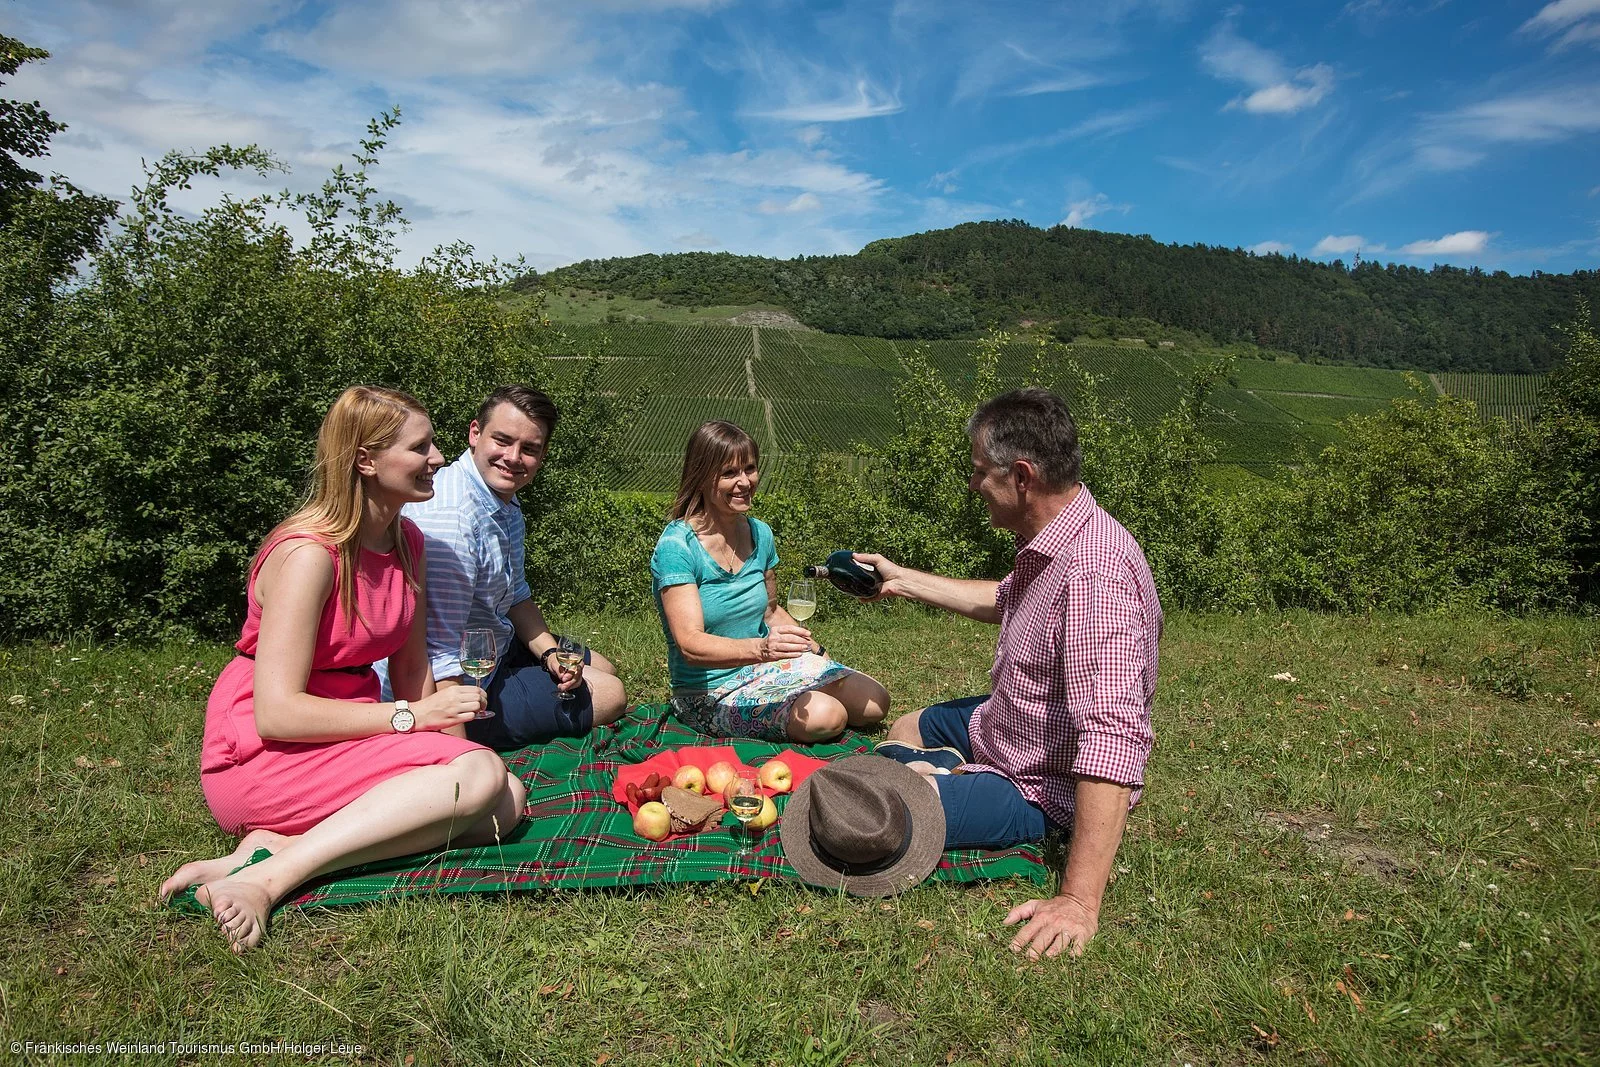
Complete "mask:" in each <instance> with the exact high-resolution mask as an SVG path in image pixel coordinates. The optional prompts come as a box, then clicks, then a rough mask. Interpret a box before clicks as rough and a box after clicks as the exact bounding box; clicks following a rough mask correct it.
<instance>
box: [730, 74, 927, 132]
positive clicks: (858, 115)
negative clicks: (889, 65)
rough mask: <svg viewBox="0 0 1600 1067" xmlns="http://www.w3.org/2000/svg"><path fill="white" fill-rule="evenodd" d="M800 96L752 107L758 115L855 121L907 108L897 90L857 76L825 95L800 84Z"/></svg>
mask: <svg viewBox="0 0 1600 1067" xmlns="http://www.w3.org/2000/svg"><path fill="white" fill-rule="evenodd" d="M797 88H798V89H799V91H800V94H801V96H800V98H798V99H794V100H793V101H792V102H789V103H786V104H783V105H782V106H779V107H773V108H767V109H764V110H757V111H749V112H746V114H748V115H751V116H753V117H755V118H763V119H776V120H778V121H780V122H854V121H855V120H857V119H871V118H878V117H880V116H883V115H893V114H895V113H896V112H898V111H901V110H903V109H904V107H905V105H903V104H902V103H901V102H900V97H899V95H898V94H897V93H895V92H892V91H890V90H887V89H884V88H882V87H880V86H878V85H875V84H873V83H872V82H871V81H869V80H867V79H866V78H857V79H856V80H855V84H854V85H852V86H846V87H842V88H841V90H839V91H837V92H834V93H829V94H828V95H825V96H812V95H810V93H811V92H812V91H814V90H809V89H808V88H800V87H797Z"/></svg>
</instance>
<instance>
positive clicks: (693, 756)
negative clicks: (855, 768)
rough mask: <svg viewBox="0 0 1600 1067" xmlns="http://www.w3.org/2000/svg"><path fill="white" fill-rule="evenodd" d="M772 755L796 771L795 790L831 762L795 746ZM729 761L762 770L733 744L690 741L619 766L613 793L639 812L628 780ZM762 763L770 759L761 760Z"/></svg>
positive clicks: (748, 769)
mask: <svg viewBox="0 0 1600 1067" xmlns="http://www.w3.org/2000/svg"><path fill="white" fill-rule="evenodd" d="M769 758H770V759H781V760H783V762H785V763H787V764H788V765H789V769H790V770H791V771H793V772H794V784H793V785H791V786H790V787H789V789H790V791H791V792H793V791H794V789H796V788H797V787H798V786H799V785H800V783H801V782H803V781H805V780H806V778H807V776H809V775H811V774H814V773H815V772H817V771H819V770H821V769H822V768H823V767H826V766H827V765H828V761H827V760H820V759H817V758H816V757H815V756H805V755H802V754H800V753H799V752H796V751H795V750H794V749H792V748H786V749H784V750H783V751H782V752H779V753H778V754H777V755H776V756H772V757H769ZM723 762H726V763H730V764H732V765H733V769H734V770H736V771H739V772H740V773H741V774H747V775H750V776H751V777H754V776H755V775H756V774H757V773H759V772H760V770H761V767H760V765H759V764H758V765H757V766H754V767H752V766H751V765H750V764H748V763H745V762H744V761H743V760H741V759H740V758H739V753H738V751H737V750H736V749H735V748H734V747H733V746H732V745H690V746H686V747H684V748H669V749H667V750H666V751H665V752H657V753H656V754H655V755H654V756H651V757H650V758H649V759H647V760H645V761H644V762H643V763H630V764H628V765H627V766H625V767H619V768H617V776H616V778H615V779H613V780H612V782H611V797H612V799H614V800H615V801H616V802H617V803H618V804H621V805H622V806H623V807H625V808H627V809H628V813H629V814H630V815H635V814H638V811H639V808H638V805H636V804H630V803H629V802H628V783H629V782H632V783H634V784H635V785H637V784H639V783H640V782H643V781H644V780H645V779H646V778H648V777H649V776H650V774H651V772H654V773H656V774H664V775H666V776H667V777H668V778H671V777H672V776H673V775H674V774H677V773H678V768H680V767H684V766H688V765H693V766H695V767H699V768H700V770H701V771H708V770H710V769H711V767H712V765H713V764H716V763H723ZM761 762H762V763H766V762H768V760H762V761H761ZM762 792H763V793H765V794H767V795H768V796H772V795H774V794H773V792H772V790H770V789H763V790H762Z"/></svg>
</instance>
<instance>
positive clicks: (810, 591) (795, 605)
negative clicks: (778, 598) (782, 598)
mask: <svg viewBox="0 0 1600 1067" xmlns="http://www.w3.org/2000/svg"><path fill="white" fill-rule="evenodd" d="M785 607H787V608H788V609H789V614H790V616H792V617H793V618H794V621H795V622H805V621H806V620H807V619H809V618H811V616H813V615H815V614H816V613H817V587H816V585H814V584H813V583H812V581H811V579H810V578H796V579H795V580H794V581H792V582H790V583H789V602H788V604H786V605H785Z"/></svg>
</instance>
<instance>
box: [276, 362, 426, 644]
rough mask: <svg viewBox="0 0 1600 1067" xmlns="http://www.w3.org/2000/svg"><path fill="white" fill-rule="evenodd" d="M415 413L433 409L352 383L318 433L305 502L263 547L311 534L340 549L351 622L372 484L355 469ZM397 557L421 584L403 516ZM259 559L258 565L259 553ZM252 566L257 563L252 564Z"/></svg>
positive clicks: (412, 582) (343, 604)
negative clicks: (362, 454) (358, 458)
mask: <svg viewBox="0 0 1600 1067" xmlns="http://www.w3.org/2000/svg"><path fill="white" fill-rule="evenodd" d="M413 414H416V415H423V416H426V415H427V414H428V409H427V408H425V407H423V406H422V405H421V404H420V403H418V402H417V400H416V398H415V397H412V396H411V395H409V394H407V393H402V392H401V391H400V390H398V389H385V388H383V387H382V386H376V385H352V386H351V387H350V388H348V389H346V390H345V391H344V392H342V393H340V394H339V399H337V400H335V401H334V402H333V407H331V408H329V409H328V414H327V416H326V417H324V418H323V420H322V428H321V429H320V430H318V431H317V458H316V462H315V463H314V464H313V465H312V468H311V487H310V489H309V490H308V491H307V493H306V498H305V502H304V503H303V504H301V505H300V507H299V508H298V509H297V510H296V511H295V513H294V514H292V515H290V516H289V517H288V518H287V519H284V520H283V521H282V522H280V523H279V524H278V525H277V526H276V527H275V528H274V529H273V531H272V532H271V533H270V534H268V535H267V539H266V541H265V542H264V543H263V544H262V546H261V547H262V549H263V550H265V549H266V547H267V546H268V545H270V544H272V543H273V542H275V541H279V540H281V539H282V538H284V537H285V536H288V535H309V536H311V537H313V538H315V539H317V540H319V541H322V542H325V543H327V544H330V545H332V546H333V547H334V548H336V549H338V552H339V589H338V596H339V606H340V608H341V609H342V611H343V613H344V617H345V618H346V619H347V620H349V621H350V622H354V621H355V620H356V619H358V618H360V612H359V611H358V609H357V607H356V570H357V567H358V566H359V563H360V559H359V557H360V552H361V519H362V516H364V515H365V514H366V510H367V508H366V505H367V486H366V482H365V480H364V479H363V478H362V477H361V474H360V473H359V472H358V471H357V470H356V454H357V452H358V451H359V450H360V449H363V448H365V449H367V450H368V451H369V452H381V451H383V450H384V449H386V448H388V447H389V446H390V445H392V444H394V442H395V438H397V437H398V436H399V435H400V428H401V427H402V426H404V425H405V422H406V419H408V418H410V417H411V416H412V415H413ZM389 532H390V535H391V536H392V537H393V538H394V547H395V556H396V559H397V561H398V562H399V564H400V571H401V573H402V574H404V575H405V579H406V584H407V585H409V586H410V587H411V588H412V589H413V590H415V589H416V588H417V579H416V574H415V567H414V563H413V560H412V558H411V548H410V546H409V545H407V544H406V539H405V535H404V534H403V532H402V531H401V529H400V515H399V514H398V513H396V514H395V517H394V521H393V522H392V523H391V524H390V526H389ZM256 555H257V558H256V561H255V563H257V564H259V562H260V559H261V554H260V552H258V553H257V554H256ZM252 569H254V567H253V566H252Z"/></svg>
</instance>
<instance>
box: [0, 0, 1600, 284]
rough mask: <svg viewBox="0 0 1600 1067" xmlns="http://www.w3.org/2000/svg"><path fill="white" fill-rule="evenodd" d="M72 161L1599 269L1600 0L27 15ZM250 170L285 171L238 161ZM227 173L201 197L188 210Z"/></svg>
mask: <svg viewBox="0 0 1600 1067" xmlns="http://www.w3.org/2000/svg"><path fill="white" fill-rule="evenodd" d="M5 10H6V14H7V15H9V16H10V18H9V19H8V20H7V21H8V23H9V28H8V29H7V31H6V32H8V33H10V34H12V35H15V36H21V37H22V38H23V39H24V40H26V41H28V42H29V43H32V44H38V45H41V46H43V47H46V48H48V49H50V50H51V51H52V52H53V53H54V56H53V58H52V59H51V60H49V61H48V62H46V63H43V64H31V65H29V67H27V68H24V70H23V71H21V72H19V74H18V76H17V77H16V78H15V79H14V80H13V81H12V82H11V83H9V84H8V85H7V86H6V88H5V90H4V91H6V92H7V93H8V94H10V95H15V96H25V97H27V98H30V99H31V98H35V97H36V98H38V99H40V100H41V101H42V102H43V103H44V104H45V106H46V107H47V108H48V109H49V110H50V111H51V113H52V114H53V116H54V117H55V118H56V119H58V120H61V121H65V122H67V123H68V124H70V126H71V129H70V130H69V131H68V132H67V133H66V134H63V135H61V136H60V137H59V138H58V139H57V141H56V144H55V150H54V152H53V156H52V158H51V159H50V161H49V163H48V165H49V166H50V167H52V168H53V169H55V170H57V171H60V172H61V173H63V174H65V175H67V176H68V177H69V178H71V179H73V180H74V181H76V182H77V183H79V184H80V185H82V186H84V187H86V188H90V189H93V190H94V191H97V192H103V193H107V194H110V195H113V196H119V197H125V196H126V194H127V191H128V189H129V188H130V187H131V186H132V185H133V184H134V183H135V181H136V180H137V179H138V178H139V175H140V161H141V159H154V158H155V157H157V156H159V155H160V154H161V153H163V152H164V151H166V150H168V149H171V148H182V149H200V148H204V147H206V146H208V145H211V144H217V143H222V142H230V143H233V144H242V143H247V142H255V143H258V144H260V145H262V146H263V147H266V148H270V149H272V150H273V151H274V152H276V153H277V154H278V155H279V156H280V157H281V158H282V159H283V160H284V161H285V162H286V163H288V164H289V165H290V166H291V167H292V172H291V174H290V176H289V177H288V178H287V179H284V178H282V177H278V178H274V179H273V181H272V182H270V183H268V184H269V185H273V186H282V185H283V184H285V183H287V184H289V185H291V186H295V187H301V188H304V187H310V186H313V185H315V184H317V183H318V182H320V180H321V177H322V176H323V174H325V173H326V170H327V169H328V167H330V166H331V165H333V164H334V163H337V162H339V161H341V160H342V159H344V158H346V157H347V156H348V153H349V152H350V150H351V149H352V147H353V145H354V140H355V138H356V136H357V135H359V134H360V132H361V131H362V129H363V127H364V125H365V122H366V120H367V119H368V118H369V117H370V116H371V115H373V114H375V113H377V112H378V111H379V110H380V109H382V108H384V107H386V106H388V105H390V104H399V105H400V106H401V108H402V111H403V114H404V124H403V125H402V127H401V128H400V129H399V130H397V131H396V135H395V137H394V140H393V147H392V149H391V151H390V152H389V153H388V154H387V155H386V156H385V159H384V162H383V164H382V166H381V167H380V169H379V171H378V172H377V175H376V177H377V180H378V182H379V184H380V186H381V188H382V190H383V192H384V193H386V194H387V195H389V196H391V197H393V198H394V199H395V200H396V201H397V202H399V203H400V204H401V205H402V206H403V207H404V208H405V209H406V211H407V213H408V216H409V217H410V219H411V222H412V230H411V231H410V232H409V233H408V234H407V235H406V236H405V238H404V241H403V247H404V249H405V255H406V256H407V258H408V259H411V260H414V259H415V258H416V257H418V256H420V255H421V254H423V253H425V252H426V251H428V250H429V249H431V248H432V247H433V246H435V245H437V244H441V243H447V242H450V241H455V240H465V241H467V242H470V243H471V244H473V245H474V246H476V247H477V249H478V250H479V252H480V253H482V254H485V255H497V256H501V257H514V256H516V255H518V254H523V255H526V256H527V257H528V260H529V261H530V263H532V264H533V265H535V266H538V267H550V266H555V265H558V264H561V263H567V262H571V261H573V260H576V259H582V258H589V257H595V256H614V255H634V254H638V253H641V252H674V251H689V250H700V249H716V250H723V249H726V250H730V251H735V252H743V253H754V254H763V255H775V256H793V255H799V254H816V253H833V252H852V251H855V250H856V249H859V248H860V247H861V246H862V245H863V244H865V243H866V242H867V241H870V240H873V239H876V238H879V237H886V236H895V235H900V234H904V233H911V232H916V231H919V230H926V229H933V228H939V227H944V226H950V225H954V224H956V223H958V222H964V221H969V220H973V219H987V218H1021V219H1024V220H1026V221H1028V222H1031V223H1034V224H1036V225H1039V226H1052V225H1055V224H1057V223H1066V224H1068V225H1074V226H1086V227H1095V228H1099V229H1106V230H1116V231H1121V232H1130V233H1147V234H1150V235H1151V236H1153V237H1155V238H1156V239H1158V240H1161V241H1176V242H1182V243H1189V242H1196V241H1200V242H1206V243H1209V244H1220V245H1228V246H1240V247H1244V248H1253V249H1256V250H1261V251H1271V250H1277V251H1285V252H1289V251H1292V252H1295V253H1298V254H1300V255H1308V256H1317V257H1322V258H1334V257H1340V258H1343V259H1345V260H1346V261H1348V260H1349V259H1350V258H1351V257H1352V256H1353V255H1354V254H1355V253H1356V252H1358V251H1359V252H1360V253H1361V254H1362V256H1363V257H1365V258H1379V259H1383V260H1398V261H1400V262H1406V263H1413V264H1417V265H1421V266H1428V265H1430V264H1432V263H1436V262H1446V263H1454V264H1459V265H1471V264H1475V265H1479V266H1482V267H1485V268H1487V269H1497V270H1498V269H1503V270H1509V271H1513V272H1518V273H1525V272H1528V271H1532V270H1543V271H1567V270H1573V269H1578V268H1585V269H1593V268H1596V267H1600V0H1551V2H1540V0H1528V2H1522V0H1348V2H1346V0H1330V2H1316V0H1277V2H1271V3H1265V2H1259V3H1245V4H1231V5H1220V4H1208V3H1202V2H1199V0H1099V2H1095V3H1079V2H1077V0H1057V2H1052V3H1008V2H1004V0H988V2H981V0H980V2H977V3H973V2H970V0H968V2H945V0H937V2H935V0H898V2H890V0H886V2H875V0H851V2H849V3H831V2H830V3H822V2H799V0H562V2H559V3H556V2H549V0H524V2H515V0H457V2H438V0H431V2H430V0H340V2H338V3H307V2H297V0H257V2H245V0H110V2H95V3H90V2H85V0H50V2H43V0H13V2H12V3H10V4H8V5H7V6H6V9H5ZM229 187H230V188H232V189H235V190H238V191H250V190H252V189H255V188H258V187H261V186H260V185H259V183H254V182H252V181H250V180H246V179H234V180H232V181H231V182H230V183H229ZM214 193H215V190H213V189H200V190H197V191H196V193H195V197H194V199H192V200H191V203H192V204H198V203H201V202H203V198H204V197H208V196H211V195H213V194H214Z"/></svg>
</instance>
